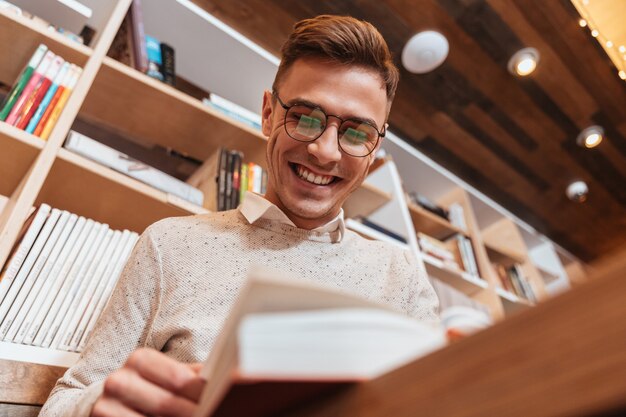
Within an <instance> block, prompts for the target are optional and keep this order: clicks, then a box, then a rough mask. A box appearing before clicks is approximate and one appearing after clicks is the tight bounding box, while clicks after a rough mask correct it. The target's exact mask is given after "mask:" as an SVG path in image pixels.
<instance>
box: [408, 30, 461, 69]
mask: <svg viewBox="0 0 626 417" xmlns="http://www.w3.org/2000/svg"><path fill="white" fill-rule="evenodd" d="M448 51H449V46H448V40H447V39H446V37H445V36H443V35H442V34H441V33H439V32H435V31H433V30H427V31H424V32H420V33H418V34H416V35H413V37H412V38H411V39H409V41H408V42H407V43H406V45H404V49H403V50H402V65H403V66H404V68H406V69H407V71H410V72H412V73H414V74H424V73H426V72H429V71H432V70H434V69H435V68H437V67H438V66H439V65H441V64H442V63H443V61H445V59H446V57H447V56H448Z"/></svg>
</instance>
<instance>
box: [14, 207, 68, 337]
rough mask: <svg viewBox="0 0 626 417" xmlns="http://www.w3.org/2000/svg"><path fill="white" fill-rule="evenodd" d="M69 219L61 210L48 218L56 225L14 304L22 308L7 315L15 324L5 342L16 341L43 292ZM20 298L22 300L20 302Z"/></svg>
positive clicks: (66, 213) (55, 211)
mask: <svg viewBox="0 0 626 417" xmlns="http://www.w3.org/2000/svg"><path fill="white" fill-rule="evenodd" d="M68 217H69V213H68V212H61V211H60V210H57V209H53V210H52V213H51V214H50V217H49V218H48V222H54V223H55V224H54V226H53V229H52V232H51V233H50V237H48V240H47V241H46V244H45V245H44V247H43V249H42V250H41V254H40V255H39V257H38V258H37V261H36V262H35V265H33V267H32V269H31V270H30V272H29V273H28V277H26V282H24V285H23V286H22V289H21V290H20V293H19V294H18V298H17V299H16V300H15V302H14V303H13V306H14V307H15V306H18V305H21V307H20V308H19V311H18V312H16V313H13V312H12V311H11V310H13V308H14V307H11V310H9V313H8V314H7V317H11V315H12V314H14V316H13V317H14V319H13V324H11V327H10V328H9V331H8V332H7V334H6V335H5V337H4V340H5V341H7V342H14V341H16V336H17V333H18V330H19V329H20V327H21V325H22V324H23V323H24V319H25V318H26V315H27V314H28V313H29V312H30V310H31V307H32V305H33V301H34V299H35V298H36V297H37V295H38V294H39V291H40V290H41V287H42V285H43V282H44V280H45V279H46V275H44V270H45V266H46V265H48V264H49V263H50V260H51V258H52V256H55V252H53V250H54V249H55V248H56V247H57V244H58V243H57V242H58V240H59V238H60V236H61V233H62V232H63V228H64V227H65V223H67V220H68ZM55 218H57V220H55ZM20 298H22V299H21V300H20ZM32 308H34V307H32Z"/></svg>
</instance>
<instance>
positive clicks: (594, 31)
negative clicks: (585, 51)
mask: <svg viewBox="0 0 626 417" xmlns="http://www.w3.org/2000/svg"><path fill="white" fill-rule="evenodd" d="M599 34H600V32H598V30H597V29H594V30H592V31H591V36H593V37H594V38H597V37H598V35H599Z"/></svg>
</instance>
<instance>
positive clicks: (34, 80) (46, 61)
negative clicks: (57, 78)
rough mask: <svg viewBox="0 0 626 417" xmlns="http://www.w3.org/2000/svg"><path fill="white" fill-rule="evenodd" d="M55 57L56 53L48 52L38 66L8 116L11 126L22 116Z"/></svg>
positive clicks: (7, 119) (7, 120)
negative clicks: (25, 105) (28, 101)
mask: <svg viewBox="0 0 626 417" xmlns="http://www.w3.org/2000/svg"><path fill="white" fill-rule="evenodd" d="M54 57H55V55H54V53H52V52H50V51H48V52H46V54H45V55H44V57H43V58H42V60H41V62H40V63H39V65H38V66H37V69H35V72H34V73H33V75H32V76H31V77H30V80H28V84H26V87H24V90H23V91H22V94H21V95H20V97H19V98H18V99H17V102H16V103H15V105H14V106H13V108H12V109H11V112H10V113H9V115H8V116H7V118H6V120H5V121H6V122H7V123H8V124H10V125H15V124H16V120H17V117H18V116H19V115H20V113H21V111H22V110H23V107H24V104H25V103H26V101H27V100H28V98H29V97H30V96H31V94H32V93H33V91H34V90H35V88H36V87H37V86H38V85H39V83H40V82H41V80H42V78H43V77H44V74H45V73H46V71H48V68H49V67H50V65H51V64H52V61H53V60H54Z"/></svg>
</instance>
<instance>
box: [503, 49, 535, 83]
mask: <svg viewBox="0 0 626 417" xmlns="http://www.w3.org/2000/svg"><path fill="white" fill-rule="evenodd" d="M538 63H539V51H537V50H536V49H535V48H524V49H520V50H519V51H517V52H516V53H515V54H514V55H513V56H512V57H511V59H509V64H508V69H509V72H510V73H511V74H513V75H519V76H520V77H525V76H527V75H529V74H530V73H532V72H533V71H534V70H535V69H536V68H537V64H538Z"/></svg>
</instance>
